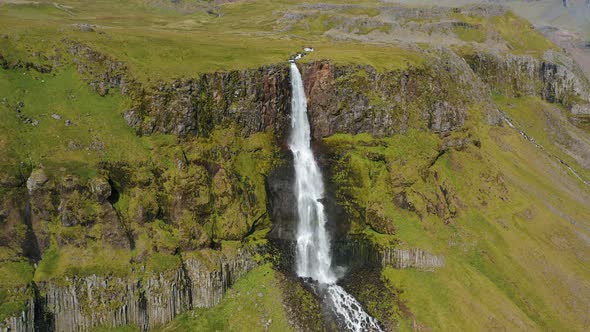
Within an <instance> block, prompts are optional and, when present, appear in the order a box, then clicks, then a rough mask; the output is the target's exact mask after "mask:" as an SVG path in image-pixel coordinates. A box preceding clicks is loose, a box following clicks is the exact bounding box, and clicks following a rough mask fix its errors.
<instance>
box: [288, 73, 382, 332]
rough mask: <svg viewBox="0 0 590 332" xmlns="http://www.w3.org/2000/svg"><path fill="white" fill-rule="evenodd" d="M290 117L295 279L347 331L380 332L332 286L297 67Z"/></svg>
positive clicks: (333, 279)
mask: <svg viewBox="0 0 590 332" xmlns="http://www.w3.org/2000/svg"><path fill="white" fill-rule="evenodd" d="M291 88H292V93H293V96H292V100H291V107H292V115H291V137H290V140H289V148H290V149H291V152H292V153H293V158H294V166H295V188H294V189H295V196H296V197H297V214H298V224H297V235H296V236H297V248H296V255H295V259H296V266H295V271H296V273H297V275H298V276H299V277H302V278H306V279H308V280H309V279H311V280H313V281H314V282H317V284H318V287H317V288H316V289H317V290H318V292H319V295H320V296H321V297H322V298H323V300H324V302H325V303H326V304H327V305H328V306H329V307H330V308H329V309H330V310H331V311H332V313H333V314H334V315H335V316H336V317H337V320H338V322H337V323H338V324H339V325H341V327H343V328H346V329H348V330H350V331H359V332H360V331H382V329H381V328H380V327H379V324H378V322H377V320H376V319H375V318H373V317H371V316H370V315H369V314H367V313H366V312H365V311H364V309H363V307H362V306H361V304H360V303H359V302H358V301H357V300H356V299H355V298H354V297H353V296H352V295H350V294H348V293H347V292H346V291H345V290H344V289H343V288H342V287H340V286H338V285H337V284H336V282H337V281H338V277H337V275H336V273H335V272H334V270H333V269H332V257H331V251H330V236H329V234H328V232H327V230H326V221H327V218H326V214H325V212H324V205H323V204H322V199H323V197H324V183H323V179H322V174H321V172H320V169H319V167H318V165H317V163H316V160H315V158H314V155H313V151H312V150H311V131H310V126H309V121H308V118H307V100H306V97H305V91H304V88H303V80H302V78H301V73H300V72H299V69H298V68H297V65H296V64H295V63H294V62H292V63H291Z"/></svg>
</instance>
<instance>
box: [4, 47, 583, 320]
mask: <svg viewBox="0 0 590 332" xmlns="http://www.w3.org/2000/svg"><path fill="white" fill-rule="evenodd" d="M69 52H70V55H71V56H72V57H73V58H74V60H73V61H74V63H76V66H77V69H78V71H79V72H80V73H81V74H82V75H84V77H86V79H87V81H88V84H89V85H90V86H91V87H92V88H93V89H95V90H96V91H97V92H98V93H99V94H101V95H106V94H108V93H109V91H110V90H111V89H119V90H120V91H121V92H122V93H123V94H124V95H125V96H127V97H129V98H130V100H131V102H132V106H131V107H130V108H129V109H128V110H127V111H126V112H125V114H124V117H125V120H126V121H127V123H128V124H129V125H130V126H132V127H133V128H135V130H136V131H137V132H138V133H139V134H141V135H149V134H154V133H166V134H174V135H177V136H178V137H180V139H179V140H178V141H177V145H178V146H177V148H176V149H171V150H170V151H172V152H169V151H168V152H167V153H169V154H170V155H169V156H166V157H167V158H169V159H170V160H172V162H171V163H170V164H171V165H168V166H162V165H161V164H157V163H154V164H133V165H132V164H123V163H116V162H103V163H102V164H101V165H99V166H100V167H99V168H98V173H97V174H92V175H91V176H89V177H87V178H83V177H81V176H78V175H66V176H64V177H60V178H58V177H55V176H53V175H52V174H47V173H46V172H45V171H44V169H43V168H36V169H34V170H32V169H30V168H27V169H25V170H24V171H23V172H22V174H21V175H20V176H19V177H12V178H4V177H3V178H2V179H1V180H2V184H3V186H4V184H5V185H6V188H8V190H7V191H6V192H3V193H2V194H3V195H4V196H3V198H4V199H3V202H2V204H3V205H2V207H1V209H0V219H1V221H6V222H3V223H2V224H1V225H0V227H2V228H1V232H0V246H2V247H3V248H8V250H10V251H11V252H14V253H15V254H16V255H19V256H23V257H26V258H27V259H28V260H30V261H31V262H35V263H39V262H40V267H38V271H41V272H40V273H41V274H42V276H43V274H45V275H44V276H43V277H39V278H38V279H39V280H36V281H35V282H34V283H31V286H30V287H29V288H26V289H23V290H15V291H14V293H15V294H16V293H19V292H21V293H23V294H25V295H26V298H27V300H26V301H25V308H24V310H22V311H21V312H20V314H18V315H16V316H12V317H10V318H8V319H6V321H5V322H4V325H3V326H2V327H1V328H2V329H4V330H7V329H8V328H9V329H11V330H16V331H32V330H35V329H44V328H45V329H50V330H56V331H87V330H90V329H91V328H93V327H97V326H107V327H115V326H121V325H126V324H134V325H137V326H139V327H140V328H141V329H142V330H148V329H150V328H153V327H156V326H161V325H163V324H164V323H166V322H168V321H170V320H171V319H172V318H173V317H174V316H176V315H177V314H179V313H181V312H184V311H186V310H189V309H191V308H197V307H210V306H213V305H215V304H217V303H218V302H219V301H220V300H221V297H222V296H223V293H224V291H225V290H226V289H227V287H229V286H230V285H231V284H233V283H234V282H235V280H236V279H237V278H239V277H240V276H241V275H242V274H244V273H246V272H247V271H249V270H250V269H252V268H253V267H254V266H255V265H256V262H255V260H254V259H253V255H254V253H253V252H250V251H247V250H246V251H244V250H241V249H240V250H237V251H234V252H232V253H226V252H224V251H223V250H218V249H219V247H220V246H221V247H222V248H223V246H224V244H223V242H224V241H240V240H243V239H244V238H246V237H247V236H248V235H251V234H252V233H253V232H254V231H255V230H257V227H259V225H261V224H264V227H270V224H269V221H272V222H273V230H272V231H271V232H270V235H269V237H270V238H272V239H273V241H276V242H278V243H282V244H280V245H278V247H279V248H280V250H281V252H282V254H283V255H284V256H285V259H284V260H283V263H282V264H285V266H292V264H290V263H288V262H289V260H290V258H289V255H290V254H289V252H290V250H292V245H291V244H290V243H289V241H291V240H292V234H293V230H294V227H293V226H294V221H295V219H296V218H295V215H294V210H293V206H292V201H293V198H292V190H291V182H290V179H292V174H291V173H290V170H291V166H290V163H289V162H290V160H289V157H288V156H286V155H285V154H281V153H278V150H279V148H278V147H277V146H281V145H284V142H285V138H286V135H287V134H288V131H289V130H288V129H289V121H290V119H289V114H290V82H289V73H288V68H287V66H285V65H271V66H265V67H261V68H258V69H253V70H242V71H232V72H220V73H210V74H204V75H201V76H200V77H197V78H192V79H182V80H180V79H179V80H176V81H173V82H170V83H158V84H157V85H155V86H152V87H143V86H141V85H140V84H139V83H137V82H136V81H135V80H133V79H130V78H129V73H128V72H127V69H126V67H125V64H123V63H121V62H117V61H115V60H113V59H110V58H109V57H107V56H104V55H102V54H100V53H98V52H95V51H93V50H91V49H89V48H87V47H85V46H83V45H81V44H71V45H70V48H69ZM423 52H424V53H423V55H424V63H423V65H421V66H418V67H408V68H403V69H399V70H394V71H388V72H383V71H379V70H376V69H375V68H372V67H370V66H359V65H342V64H336V63H333V62H330V61H327V60H326V61H316V62H310V63H302V64H300V66H301V68H302V72H303V77H304V78H305V82H304V83H305V89H306V93H307V96H308V105H309V116H310V122H311V126H312V130H313V136H314V138H315V139H316V140H317V141H318V142H319V141H320V140H321V139H323V138H326V137H329V136H332V135H334V134H337V133H339V134H360V133H368V134H371V135H373V136H374V137H376V138H377V139H374V140H370V141H359V142H356V141H352V139H353V138H351V137H350V136H348V138H341V141H338V140H336V141H334V142H332V143H330V142H328V141H323V143H322V144H318V146H317V147H316V148H317V150H318V152H319V155H320V156H321V157H320V164H321V165H322V167H323V168H324V170H325V171H326V172H325V174H326V176H327V177H328V178H329V180H328V181H327V185H328V187H330V188H329V189H330V190H328V191H329V192H330V193H334V194H333V195H334V197H327V198H326V206H327V207H328V209H329V210H330V211H329V212H330V214H331V215H332V216H342V218H336V219H338V220H339V221H341V224H343V225H345V227H340V228H338V227H336V226H334V227H333V233H334V234H335V237H336V238H337V239H338V240H337V241H336V242H335V245H334V255H335V258H334V260H335V262H336V264H339V265H343V266H348V267H350V268H354V267H360V266H365V265H366V264H371V265H374V266H378V267H383V266H393V267H396V268H416V269H422V270H433V269H436V268H439V267H441V266H443V265H444V258H443V257H441V256H437V255H433V254H430V253H428V252H425V251H424V250H421V249H418V248H410V249H400V248H398V247H396V245H397V244H395V243H393V244H391V245H390V246H375V245H374V244H373V243H371V242H370V241H368V240H366V239H364V238H363V239H357V238H354V237H348V236H349V235H350V234H349V233H356V234H358V233H359V230H360V229H363V228H364V227H368V228H371V229H372V230H373V231H375V232H377V233H379V234H386V235H393V234H395V232H396V229H395V227H394V226H393V225H394V223H393V222H392V220H393V219H392V218H394V217H395V216H392V215H391V213H389V212H391V211H393V210H394V208H393V207H394V206H395V207H397V208H401V210H404V211H409V213H413V214H416V215H417V216H419V217H422V216H424V215H426V214H432V215H436V216H437V217H439V218H440V219H442V220H444V221H445V222H452V220H453V217H454V216H455V215H456V214H457V213H458V212H457V211H458V209H459V208H458V207H460V206H461V204H462V202H461V201H460V199H459V198H457V196H456V194H455V191H454V190H453V187H452V184H451V182H450V181H448V179H445V177H444V173H443V172H442V171H441V170H439V169H437V168H436V167H433V165H435V163H436V161H437V159H438V158H440V157H441V156H442V155H444V153H445V152H446V151H447V150H449V149H455V150H461V149H477V148H478V147H479V145H478V144H480V143H479V141H478V139H477V137H473V136H471V133H470V132H469V131H468V129H466V128H465V127H466V125H467V124H468V122H469V120H470V119H471V118H472V117H473V116H474V115H478V114H477V113H475V112H474V111H473V110H474V109H477V110H478V111H482V114H484V115H485V116H486V117H487V120H488V122H489V123H498V121H499V119H500V117H499V116H498V113H497V111H496V110H495V106H494V104H493V102H492V99H491V95H490V92H491V91H496V92H500V93H502V94H507V95H538V96H541V97H542V98H544V99H546V100H548V101H552V102H556V103H560V104H561V105H563V106H565V107H566V108H568V109H569V110H570V111H571V113H572V115H574V116H576V117H583V116H586V115H588V114H590V111H589V108H588V101H589V100H590V97H589V94H588V91H589V89H588V82H586V81H585V80H584V79H583V78H581V77H580V76H579V75H577V73H576V70H575V68H573V67H572V66H570V65H568V64H567V63H566V62H564V60H563V59H561V58H559V56H556V55H547V57H546V59H544V60H542V61H541V60H536V59H534V58H532V57H522V56H512V55H499V54H492V53H481V52H476V53H470V54H467V55H462V56H459V55H457V54H456V53H454V52H452V51H450V50H446V49H435V50H430V51H423ZM224 130H226V131H225V132H224ZM395 133H412V135H414V136H415V135H422V136H420V137H419V138H418V140H419V141H420V142H421V143H424V144H423V145H424V146H417V147H415V146H413V145H412V144H414V143H415V142H414V141H412V140H408V141H400V142H398V141H386V140H380V138H382V137H386V136H391V135H393V134H395ZM414 136H412V137H414ZM195 137H198V139H195ZM228 137H229V138H228ZM230 138H231V139H230ZM347 140H350V141H347ZM398 146H401V147H403V148H405V147H406V146H410V147H412V149H413V150H412V149H410V148H408V150H407V151H406V150H402V151H401V152H399V151H398V150H395V148H396V147H398ZM355 149H356V151H353V150H355ZM404 153H410V154H411V153H415V155H416V156H419V158H415V159H416V160H418V161H415V160H413V161H410V162H408V161H407V160H405V159H403V158H401V157H400V154H402V157H403V154H404ZM475 154H476V153H475ZM400 158H401V159H400ZM402 159H403V160H402ZM244 165H254V167H253V168H254V169H251V168H248V167H246V166H244ZM392 169H394V170H395V172H392V171H391V170H392ZM271 171H272V172H271ZM273 172H274V173H273ZM400 174H401V175H400ZM490 174H491V175H489V178H486V179H482V181H487V182H489V183H490V186H489V187H494V188H499V189H497V191H498V192H499V193H500V194H499V195H504V191H503V190H504V189H505V188H503V184H502V178H501V176H500V175H499V174H497V173H494V172H490ZM487 182H486V183H487ZM379 184H382V185H383V186H385V188H381V187H379ZM359 188H361V189H360V190H359ZM363 190H364V191H363ZM494 190H496V189H494ZM481 195H482V197H477V199H481V200H482V201H485V199H486V197H485V195H488V193H482V194H481ZM391 197H392V198H393V199H389V198H391ZM386 200H387V201H386ZM388 213H389V214H388ZM332 219H335V218H332ZM340 239H345V240H342V241H339V240H340ZM90 244H91V245H92V246H91V245H90ZM92 248H100V249H98V250H99V251H100V253H101V255H103V254H104V255H105V257H107V259H108V258H109V257H111V258H112V257H116V255H118V254H121V253H125V254H126V255H128V256H124V257H123V258H122V260H126V263H125V264H126V265H125V266H124V270H125V271H126V273H127V274H123V275H121V273H114V272H113V271H110V270H109V271H106V272H105V271H104V270H96V269H97V266H104V265H105V264H104V263H105V261H98V262H95V264H94V263H93V262H91V263H89V262H88V261H86V260H88V257H91V259H90V260H92V259H94V258H95V257H94V256H92V255H90V254H88V253H87V251H90V250H91V249H92ZM131 251H134V252H137V254H134V255H133V256H131V254H129V252H131ZM59 252H64V253H65V254H64V256H67V255H68V253H69V254H71V253H72V252H76V253H77V254H78V253H79V254H80V257H81V259H80V261H67V260H64V258H63V257H60V256H59ZM51 255H54V256H51ZM109 255H110V256H109ZM113 255H115V256H113ZM47 256H49V257H54V258H55V260H56V261H57V263H56V262H53V263H52V262H48V261H47V259H43V260H41V261H40V259H41V258H42V257H47ZM162 257H164V261H162V262H161V261H158V259H160V258H162ZM156 258H157V259H156ZM170 262H172V263H170ZM175 262H176V263H175ZM285 262H287V263H285ZM44 264H45V265H44ZM106 268H107V269H109V268H111V267H110V266H107V267H106ZM117 268H118V267H117ZM114 269H115V267H113V270H114ZM117 272H120V271H117ZM19 294H20V293H19ZM15 296H16V295H15Z"/></svg>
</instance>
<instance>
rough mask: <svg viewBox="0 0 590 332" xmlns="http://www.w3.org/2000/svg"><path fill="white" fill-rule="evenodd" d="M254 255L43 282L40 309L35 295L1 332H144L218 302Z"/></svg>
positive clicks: (203, 257)
mask: <svg viewBox="0 0 590 332" xmlns="http://www.w3.org/2000/svg"><path fill="white" fill-rule="evenodd" d="M252 255H253V252H252V250H251V249H235V250H232V251H231V252H227V251H224V252H223V253H221V252H218V251H215V250H205V251H204V252H202V253H200V254H199V258H196V257H191V258H187V259H186V260H185V261H184V263H183V266H181V267H179V268H176V269H173V270H169V271H165V272H161V273H151V272H145V273H143V274H144V275H143V276H142V273H138V272H136V273H133V274H131V275H129V276H126V277H113V276H97V275H91V276H88V277H74V278H69V277H66V278H65V279H64V280H61V281H58V282H53V281H49V282H43V283H40V284H38V285H37V286H38V287H39V289H40V293H41V294H44V295H43V296H42V299H41V300H42V301H41V302H42V303H44V306H43V308H36V306H35V305H36V304H35V303H36V301H38V300H39V299H35V298H34V297H31V298H30V300H29V301H28V303H27V309H26V310H24V311H23V312H21V313H20V314H19V315H17V316H13V317H10V318H8V319H7V320H6V321H5V322H4V323H3V325H0V326H1V327H0V331H1V332H8V331H35V330H38V329H49V330H52V331H56V332H62V331H63V332H68V331H90V330H92V329H93V328H95V327H100V326H104V327H117V326H124V325H134V326H137V327H138V328H139V329H140V330H141V331H148V330H150V329H153V328H154V327H158V326H162V325H164V324H166V323H168V322H170V321H171V320H172V319H173V318H174V317H175V316H176V315H178V314H180V313H183V312H185V311H187V310H190V309H192V308H203V307H212V306H214V305H216V304H217V303H219V301H221V298H222V297H223V294H224V293H225V291H226V290H227V289H228V288H229V287H230V286H231V285H232V284H233V283H235V282H236V281H237V280H238V279H239V278H240V277H241V276H242V275H244V274H245V273H247V272H248V271H250V270H251V269H253V268H254V267H256V265H257V263H256V262H255V261H254V259H253V256H252ZM45 316H47V317H49V319H46V318H45Z"/></svg>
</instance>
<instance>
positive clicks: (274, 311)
mask: <svg viewBox="0 0 590 332" xmlns="http://www.w3.org/2000/svg"><path fill="white" fill-rule="evenodd" d="M275 274H276V272H275V271H274V270H273V269H272V267H271V265H270V264H265V265H262V266H259V267H257V268H255V269H254V270H252V271H250V272H248V273H247V274H246V275H245V276H244V277H242V278H241V279H240V280H238V281H237V282H236V283H235V284H234V285H233V286H232V287H231V288H230V289H229V290H228V291H227V293H226V294H225V296H224V297H223V299H222V300H221V302H220V303H219V304H218V305H216V306H215V307H213V308H210V309H197V310H193V311H191V312H187V313H184V314H181V315H179V316H178V317H176V318H175V319H174V321H172V322H171V323H170V324H169V325H167V326H166V327H164V328H162V329H161V331H281V332H282V331H291V330H292V329H291V326H290V325H289V323H288V321H287V317H286V313H285V311H284V308H283V305H282V292H281V290H280V288H279V281H278V280H277V277H276V275H275Z"/></svg>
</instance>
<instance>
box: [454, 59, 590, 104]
mask: <svg viewBox="0 0 590 332" xmlns="http://www.w3.org/2000/svg"><path fill="white" fill-rule="evenodd" d="M465 59H466V60H467V62H468V63H469V65H470V66H471V68H472V69H473V71H474V72H475V73H476V74H477V75H478V76H479V77H480V78H481V79H482V80H483V81H484V82H485V83H487V84H489V86H490V87H491V89H492V90H493V91H495V92H497V93H501V94H504V95H508V96H522V95H524V96H533V95H536V96H540V97H542V98H543V99H545V100H547V101H549V102H555V103H559V104H562V105H563V106H565V107H566V108H568V109H569V110H571V112H572V113H573V114H590V82H588V81H587V79H586V78H585V76H584V75H583V74H580V73H579V69H578V68H577V66H576V64H575V63H573V62H571V60H568V58H567V57H565V56H563V55H562V54H557V53H555V52H547V53H546V54H545V57H544V59H543V60H538V59H536V58H534V57H532V56H519V55H512V54H502V55H500V54H497V53H484V52H476V53H473V54H470V55H466V56H465Z"/></svg>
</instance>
